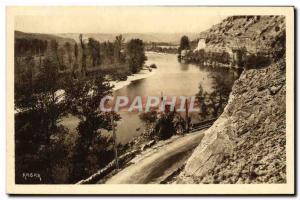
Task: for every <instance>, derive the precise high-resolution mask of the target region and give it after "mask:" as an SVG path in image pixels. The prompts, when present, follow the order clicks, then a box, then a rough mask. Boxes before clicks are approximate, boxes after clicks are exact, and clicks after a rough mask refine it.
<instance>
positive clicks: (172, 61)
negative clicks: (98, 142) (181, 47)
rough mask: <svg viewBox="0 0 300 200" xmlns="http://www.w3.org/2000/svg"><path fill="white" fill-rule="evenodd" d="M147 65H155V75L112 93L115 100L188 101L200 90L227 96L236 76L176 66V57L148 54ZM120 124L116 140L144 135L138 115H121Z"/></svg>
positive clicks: (187, 66)
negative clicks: (166, 98)
mask: <svg viewBox="0 0 300 200" xmlns="http://www.w3.org/2000/svg"><path fill="white" fill-rule="evenodd" d="M147 57H148V61H147V62H146V64H147V65H150V64H152V63H155V64H156V65H157V66H158V69H157V72H156V73H155V74H154V75H153V76H150V77H148V78H145V79H140V80H136V81H133V82H132V83H131V84H130V85H128V86H125V87H123V88H121V89H119V90H116V91H115V92H114V96H122V95H123V96H127V97H128V98H129V99H133V98H134V97H135V96H142V97H146V96H160V95H161V94H162V93H163V95H164V96H187V97H191V96H194V95H196V94H197V93H198V92H199V87H200V86H201V88H202V89H203V91H204V92H206V93H213V92H214V91H225V89H226V90H228V91H229V92H230V90H231V87H232V85H233V82H234V80H235V79H237V78H238V73H236V72H234V71H231V70H228V69H225V68H215V69H213V68H210V67H202V66H197V65H194V64H184V63H179V62H178V60H177V56H176V55H175V54H158V53H147ZM120 114H121V117H122V120H121V121H120V122H118V127H117V138H118V141H119V142H122V143H126V142H128V141H129V140H130V139H132V137H134V136H137V135H139V134H140V133H141V132H142V131H143V123H142V121H141V120H140V119H139V117H138V113H129V112H126V111H122V112H121V113H120ZM191 117H192V118H193V120H197V119H198V118H199V114H198V113H192V114H191Z"/></svg>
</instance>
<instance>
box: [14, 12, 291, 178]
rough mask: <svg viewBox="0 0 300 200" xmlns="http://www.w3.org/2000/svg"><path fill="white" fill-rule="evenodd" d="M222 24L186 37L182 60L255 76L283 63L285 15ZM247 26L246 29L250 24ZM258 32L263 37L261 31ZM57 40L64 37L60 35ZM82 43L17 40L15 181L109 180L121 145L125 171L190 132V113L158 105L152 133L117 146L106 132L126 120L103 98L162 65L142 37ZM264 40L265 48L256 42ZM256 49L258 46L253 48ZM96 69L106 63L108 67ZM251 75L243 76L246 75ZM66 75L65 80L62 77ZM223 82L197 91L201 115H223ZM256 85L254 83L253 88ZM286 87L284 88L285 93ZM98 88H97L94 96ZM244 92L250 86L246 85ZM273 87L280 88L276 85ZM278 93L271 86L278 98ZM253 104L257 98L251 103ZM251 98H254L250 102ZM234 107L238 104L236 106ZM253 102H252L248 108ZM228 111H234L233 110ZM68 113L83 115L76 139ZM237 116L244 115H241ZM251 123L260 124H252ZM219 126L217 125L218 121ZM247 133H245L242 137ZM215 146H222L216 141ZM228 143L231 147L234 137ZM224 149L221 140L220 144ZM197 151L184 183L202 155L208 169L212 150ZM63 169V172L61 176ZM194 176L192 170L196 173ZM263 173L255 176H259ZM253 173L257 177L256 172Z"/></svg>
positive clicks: (150, 120)
mask: <svg viewBox="0 0 300 200" xmlns="http://www.w3.org/2000/svg"><path fill="white" fill-rule="evenodd" d="M266 21H268V23H269V25H268V26H267V27H266V28H265V29H263V30H262V31H261V32H260V33H259V35H254V36H255V37H253V38H254V42H253V41H252V42H251V40H250V42H245V41H242V42H240V43H237V42H235V43H232V44H231V43H230V41H231V40H232V37H235V38H238V37H239V36H241V35H243V34H246V33H248V32H249V31H248V30H249V29H250V28H251V26H252V25H253V24H254V25H255V26H254V27H255V28H253V29H255V30H256V29H257V27H259V28H260V29H261V28H262V27H261V26H257V23H261V24H265V22H266ZM236 22H238V23H236ZM220 24H221V25H217V26H214V27H212V28H211V29H209V30H208V31H206V32H205V33H204V34H205V37H203V36H201V37H200V38H199V41H198V46H197V45H196V46H197V47H196V49H194V47H193V45H192V44H191V43H192V42H190V41H189V38H188V37H187V36H183V37H182V38H181V41H180V46H179V48H178V50H177V53H179V60H180V61H183V62H187V63H189V62H190V63H196V64H199V65H203V66H209V67H216V68H217V67H221V66H225V67H226V68H238V69H241V70H243V74H248V73H249V71H250V72H251V70H252V71H257V69H264V68H268V67H269V66H270V64H271V63H273V64H274V63H277V62H278V61H280V63H281V65H283V64H282V62H284V61H283V59H284V56H285V23H284V20H283V19H281V18H280V17H278V16H275V17H274V16H272V17H269V16H265V17H259V16H246V17H245V16H234V17H228V18H226V19H225V20H223V21H222V22H221V23H220ZM246 25H247V27H246V28H243V27H245V26H246ZM259 25H260V24H259ZM235 26H237V27H235ZM220 31H221V32H220ZM220 33H221V36H220ZM225 33H226V34H227V35H226V34H225ZM251 33H252V32H251ZM254 33H255V34H257V32H255V31H254ZM228 34H231V35H232V37H229V36H228ZM203 38H204V39H203ZM228 38H229V39H228ZM251 38H252V36H251ZM56 39H57V38H56ZM58 40H61V39H59V38H58ZM202 40H204V41H202ZM241 40H242V39H241ZM252 40H253V39H252ZM45 41H47V42H45ZM79 41H80V42H79V43H77V42H74V41H68V42H65V41H56V40H55V39H54V40H50V41H48V40H41V39H32V38H31V39H28V38H27V39H26V38H21V39H20V38H19V37H18V38H17V39H16V41H15V42H16V45H15V53H16V54H15V61H16V62H15V63H16V66H15V69H16V74H15V75H16V76H15V77H16V80H15V88H16V89H15V104H16V107H18V108H22V109H24V112H19V113H15V121H16V124H15V130H16V131H15V132H16V133H15V134H16V135H15V138H16V159H15V160H16V161H15V162H16V183H19V184H22V183H24V184H29V182H25V181H24V180H23V179H22V172H23V171H39V170H40V171H39V172H40V173H41V176H42V177H47V178H46V179H45V180H43V182H42V183H44V184H47V183H60V184H61V183H78V181H80V180H83V179H86V178H87V177H90V176H91V175H92V174H94V175H92V177H91V178H90V179H88V182H89V180H91V183H92V182H93V183H95V180H96V179H98V180H97V181H96V182H98V181H99V177H100V179H102V180H100V182H101V181H105V180H106V178H107V177H106V176H110V175H113V174H114V173H116V172H118V170H116V169H115V166H116V165H115V161H114V159H115V149H116V148H117V150H118V153H119V159H120V166H121V168H122V167H126V166H127V164H128V163H129V161H130V160H131V159H132V158H133V157H135V156H136V155H137V154H138V153H140V152H143V151H144V150H146V149H148V148H151V147H152V146H154V145H155V144H156V143H158V142H160V141H165V142H167V141H168V140H172V138H174V137H177V135H182V134H183V133H184V132H186V133H188V132H189V130H190V129H189V128H190V127H189V126H190V123H189V122H190V119H189V118H188V116H186V119H184V118H183V117H182V116H180V115H179V114H178V113H176V112H173V111H172V112H171V111H169V110H167V111H166V112H164V113H158V112H157V111H155V110H153V111H150V112H147V113H142V114H141V115H140V116H139V117H140V119H141V120H142V121H143V122H145V131H144V132H143V133H142V134H141V135H140V136H138V137H135V138H133V139H132V140H131V141H130V142H129V143H127V144H124V145H121V144H119V145H117V144H116V142H115V141H114V140H113V137H112V136H111V135H108V136H107V135H104V134H103V132H101V130H106V131H108V132H112V131H113V129H114V128H113V127H114V126H115V123H116V122H118V121H119V120H121V117H120V115H119V114H118V113H115V112H110V113H104V112H101V111H99V109H97V108H98V105H99V101H100V99H101V98H103V97H104V96H106V95H111V94H112V93H113V91H114V90H117V89H121V88H122V87H125V86H126V85H129V84H130V83H131V82H132V81H135V80H138V79H142V78H147V77H149V76H151V75H153V74H155V73H156V69H155V68H156V67H154V65H153V66H152V67H150V66H149V67H148V66H147V67H145V66H144V63H145V61H146V59H147V58H146V55H145V49H146V48H145V44H144V43H143V41H142V40H140V39H132V40H130V41H129V42H126V43H125V42H124V40H123V38H122V35H119V36H117V37H116V39H115V41H114V42H103V43H100V42H98V41H96V40H95V39H93V38H88V39H84V38H83V36H82V35H80V38H79ZM203 42H204V43H203ZM259 42H261V43H259ZM257 43H259V44H260V45H261V46H257ZM228 44H230V45H228ZM239 44H241V46H240V45H239ZM255 45H256V46H255ZM198 47H199V48H198ZM200 47H201V48H200ZM266 47H268V48H266ZM254 48H255V51H253V50H252V49H254ZM149 49H152V50H153V51H155V52H160V53H166V52H167V51H170V52H173V53H174V52H175V50H174V49H173V48H171V49H170V50H168V49H167V50H163V49H159V48H157V46H155V45H154V46H152V47H149V48H148V50H149ZM153 64H155V63H153ZM68 66H69V67H68ZM70 66H72V67H70ZM87 66H92V67H87ZM97 66H101V67H102V68H101V70H99V69H98V68H97ZM158 67H159V66H158ZM274 68H276V70H277V71H280V72H278V74H279V75H278V76H280V75H281V74H282V73H281V72H282V71H284V70H285V65H284V67H281V68H282V69H281V68H280V69H277V65H276V66H275V67H274ZM143 71H144V72H143ZM265 71H267V70H265ZM105 75H107V76H108V77H105ZM244 76H245V75H243V79H246V78H245V77H244ZM199 78H200V77H199ZM275 78H277V77H275ZM62 80H65V81H64V82H62ZM108 80H109V81H108ZM223 81H224V77H222V76H216V77H215V85H214V90H213V92H211V93H207V92H205V91H204V90H203V88H202V87H201V86H199V92H198V93H197V94H196V95H197V99H198V100H199V102H202V104H201V105H200V107H201V109H200V112H199V116H200V117H201V119H202V120H205V119H206V120H207V119H218V118H219V116H220V115H221V114H222V113H223V110H224V108H225V109H226V107H227V103H228V98H229V96H230V94H231V96H232V95H233V94H232V92H231V88H226V87H225V84H224V82H223ZM252 82H253V84H255V83H256V82H254V81H252ZM282 82H283V81H282ZM237 84H240V79H239V80H238V81H236V82H235V83H234V88H238V86H237ZM245 85H246V84H245ZM113 86H114V87H115V89H114V88H113ZM252 86H253V85H252ZM245 87H246V86H245ZM255 87H256V86H255V85H254V86H253V88H255ZM272 87H273V88H274V87H275V86H272ZM62 88H63V89H64V91H65V97H66V98H64V99H63V101H59V97H57V96H56V94H55V93H56V91H58V90H59V89H62ZM281 88H282V86H281V87H280V88H279V90H280V89H281ZM263 89H264V88H263ZM271 89H272V88H271ZM271 89H270V90H271ZM91 90H93V92H92V94H91V92H90V91H91ZM244 90H245V91H246V89H245V88H244V89H243V91H244ZM274 90H276V92H277V87H275V89H274ZM259 91H260V90H259ZM266 91H268V90H266ZM239 92H241V91H239ZM241 93H242V92H241ZM249 93H251V91H250V92H249ZM274 94H276V93H274ZM274 94H273V92H272V90H271V95H274ZM243 98H244V96H243ZM246 99H247V98H246ZM267 100H268V99H267ZM267 100H266V101H267ZM249 102H250V103H251V101H249ZM249 102H248V101H247V103H249ZM260 103H261V102H260ZM241 104H243V103H241ZM247 105H248V104H247ZM230 106H233V105H232V104H230ZM251 106H252V105H249V108H251ZM270 110H272V109H270ZM237 112H238V111H237ZM226 113H227V114H228V113H229V114H230V112H229V111H228V108H227V109H226ZM68 114H72V115H74V116H76V117H77V118H78V120H79V121H78V125H77V126H76V129H75V133H72V134H73V135H72V136H70V135H69V136H68V134H70V131H69V130H68V129H66V127H64V126H62V125H61V124H60V123H59V122H61V120H62V118H63V117H65V116H66V115H68ZM251 116H252V115H251ZM235 118H237V119H238V118H239V115H238V114H237V116H235ZM220 121H221V120H217V121H216V122H217V123H218V122H220ZM237 123H238V122H237ZM250 124H251V125H253V124H256V123H254V122H251V123H250ZM238 125H239V124H238ZM212 127H216V125H213V126H212ZM243 127H245V126H243ZM227 128H228V127H227ZM230 128H231V127H229V128H228V129H230ZM255 128H256V127H254V129H255ZM245 129H247V127H246V128H245ZM254 129H252V130H254ZM209 130H210V129H209ZM133 131H134V130H133ZM245 131H247V130H245ZM210 133H211V134H215V133H214V132H213V129H212V130H210ZM216 133H217V134H218V133H219V132H216ZM220 134H221V133H220ZM243 134H244V133H241V135H242V138H241V140H242V142H243ZM174 135H175V136H174ZM246 136H247V135H246ZM237 138H238V137H237ZM210 139H211V138H210V136H209V135H208V136H204V141H206V142H208V143H209V142H210ZM217 139H218V138H217ZM248 139H249V138H248ZM250 139H251V138H250ZM281 139H282V138H281ZM282 140H283V139H282ZM217 142H218V141H217ZM226 142H228V141H226ZM212 143H213V144H215V143H214V141H213V142H212ZM226 144H229V145H231V143H230V142H228V143H226ZM226 144H225V145H226ZM203 146H204V147H203ZM232 146H234V145H232ZM281 146H282V145H281ZM205 147H206V146H205V145H202V144H201V143H200V145H199V146H198V147H197V149H198V150H199V149H200V150H201V148H205ZM223 147H224V146H222V144H220V148H223ZM249 148H250V147H249ZM250 149H251V148H250ZM209 151H212V153H211V155H214V148H212V149H209ZM224 151H225V152H227V153H228V152H229V150H228V149H226V147H224ZM197 153H198V152H197V151H195V152H193V154H192V157H191V158H190V159H189V160H188V162H187V165H186V166H187V167H184V168H180V170H182V173H180V171H179V172H178V174H179V173H180V174H179V175H178V174H177V175H178V177H179V178H180V179H181V180H182V182H185V178H186V177H185V174H184V173H186V174H188V173H189V172H190V169H192V168H193V167H194V166H197V167H198V164H199V160H200V163H203V166H204V165H205V161H203V162H202V160H201V159H202V158H206V157H205V156H206V155H203V156H202V154H201V152H200V153H199V155H200V156H199V155H198V154H197ZM201 156H202V157H201ZM227 158H228V156H227V157H226V156H225V157H224V159H227ZM193 159H194V160H193ZM208 159H209V158H208ZM213 159H215V158H213ZM222 159H223V158H222ZM222 159H221V160H222ZM216 160H218V157H217V158H216ZM235 160H236V158H235ZM214 161H215V160H213V161H212V162H214ZM228 162H229V161H228ZM190 163H192V164H190ZM193 163H196V164H195V165H194V164H193ZM191 165H192V166H191ZM209 167H210V168H211V169H213V170H214V169H216V172H215V173H216V174H218V171H217V170H218V169H217V168H216V166H209ZM283 167H284V166H283ZM41 169H43V171H41ZM99 169H101V170H99ZM219 171H220V170H219ZM62 173H63V174H64V176H60V175H58V174H62ZM95 173H96V174H95ZM177 175H176V176H177ZM194 175H195V174H189V176H194ZM202 175H203V174H202ZM202 175H201V176H200V175H199V176H198V174H196V175H195V180H196V182H197V183H198V182H199V183H200V182H203V183H207V182H213V183H215V182H214V181H215V180H214V179H215V178H214V177H211V176H210V174H205V175H204V176H208V178H207V180H206V179H203V177H202ZM251 176H252V175H251ZM256 177H257V176H256V175H255V177H254V178H256ZM250 178H251V180H252V179H253V177H250ZM195 180H193V181H195ZM280 180H281V179H280ZM282 180H284V177H283V178H282ZM218 181H219V182H221V181H222V180H221V181H220V180H218ZM236 181H237V180H234V181H233V182H236ZM243 181H244V180H243ZM88 182H87V183H88ZM30 183H31V184H40V182H39V180H32V182H30ZM81 183H84V181H83V182H81Z"/></svg>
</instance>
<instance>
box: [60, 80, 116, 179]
mask: <svg viewBox="0 0 300 200" xmlns="http://www.w3.org/2000/svg"><path fill="white" fill-rule="evenodd" d="M111 89H112V87H111V86H110V85H109V83H108V82H107V81H105V79H104V77H102V76H100V77H97V79H94V80H89V79H70V80H69V81H68V83H67V87H66V90H65V91H66V100H67V102H68V105H69V107H70V110H71V112H72V113H73V114H74V115H76V116H77V117H78V118H79V119H80V122H79V125H78V127H77V131H78V133H79V139H78V141H77V142H76V147H75V152H74V156H73V164H74V170H73V173H72V181H73V182H76V181H78V180H80V179H82V178H83V177H86V176H88V175H90V173H91V171H93V170H96V169H98V168H99V166H100V165H101V163H100V160H101V158H100V157H99V155H100V153H101V152H99V151H100V150H101V149H102V150H103V151H104V150H106V148H107V146H108V145H109V144H111V142H112V141H111V140H110V139H105V138H103V136H101V129H105V130H112V124H111V116H112V115H113V118H114V120H115V121H117V120H119V119H120V116H119V115H117V114H115V113H113V112H103V111H101V110H100V109H99V105H100V101H101V99H102V98H103V97H105V96H106V95H110V94H111V92H112V91H111ZM105 141H106V142H105ZM99 142H100V143H101V145H102V147H101V149H99V148H98V147H97V146H99Z"/></svg>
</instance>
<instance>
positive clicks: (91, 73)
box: [15, 35, 146, 184]
mask: <svg viewBox="0 0 300 200" xmlns="http://www.w3.org/2000/svg"><path fill="white" fill-rule="evenodd" d="M79 41H80V42H79V43H78V44H77V43H76V42H74V43H72V42H70V41H68V42H65V43H63V44H62V43H61V42H60V43H59V42H57V41H56V40H38V39H28V38H23V39H16V40H15V61H16V62H15V144H16V145H15V152H16V153H15V155H16V159H15V162H16V183H23V184H31V183H34V184H41V183H60V184H63V183H75V182H77V181H79V180H80V179H83V178H86V177H87V176H89V175H91V174H92V173H94V172H95V171H97V170H98V169H99V168H101V167H103V166H105V165H106V164H107V163H109V162H110V161H112V160H113V159H114V151H113V148H112V147H113V144H114V141H113V140H112V137H111V135H107V134H106V135H105V134H103V130H106V131H111V129H112V120H111V119H112V118H113V121H117V120H119V119H120V116H119V115H117V114H116V113H113V112H101V111H100V110H99V103H100V101H101V99H102V98H103V97H104V96H106V95H110V94H111V93H112V87H111V86H110V84H109V83H108V81H107V79H106V78H105V75H106V73H105V72H107V74H110V75H111V76H112V78H116V79H118V78H119V77H118V76H114V73H116V74H118V73H120V74H122V76H126V75H128V74H130V73H132V72H138V71H139V70H140V69H141V68H142V66H143V64H144V62H145V60H146V56H145V54H144V45H143V41H141V40H139V39H133V40H131V41H129V42H128V44H127V45H125V44H124V39H123V37H122V36H121V35H119V36H117V37H116V40H115V41H114V42H109V41H108V42H104V43H100V42H99V41H97V40H95V39H93V38H89V39H88V40H87V41H86V40H84V38H83V36H82V35H80V37H79ZM97 72H99V73H97ZM103 72H104V73H103ZM95 74H96V76H95ZM67 117H74V118H76V119H77V120H78V123H77V124H76V129H75V130H74V131H72V130H69V129H68V128H67V127H66V126H65V125H64V123H63V121H64V118H67ZM26 173H36V174H39V177H36V176H34V177H32V178H25V177H24V174H26Z"/></svg>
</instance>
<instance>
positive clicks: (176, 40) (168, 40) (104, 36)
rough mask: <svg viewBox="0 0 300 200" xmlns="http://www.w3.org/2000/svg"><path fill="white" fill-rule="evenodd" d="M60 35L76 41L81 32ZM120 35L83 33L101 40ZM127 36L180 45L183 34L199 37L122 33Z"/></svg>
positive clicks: (112, 38)
mask: <svg viewBox="0 0 300 200" xmlns="http://www.w3.org/2000/svg"><path fill="white" fill-rule="evenodd" d="M56 35H57V36H59V37H64V38H72V39H74V40H76V41H78V40H79V33H62V34H56ZM117 35H119V34H116V33H112V34H108V33H86V34H83V37H84V38H85V39H87V38H89V37H92V38H94V39H96V40H98V41H100V42H104V41H114V40H115V37H116V36H117ZM122 35H123V37H124V38H125V41H128V40H130V39H132V38H139V39H141V40H143V41H144V42H166V43H171V44H175V45H178V44H179V42H180V38H181V37H182V36H183V35H187V36H188V37H189V39H190V40H195V39H197V38H198V36H199V34H198V33H124V34H122Z"/></svg>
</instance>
